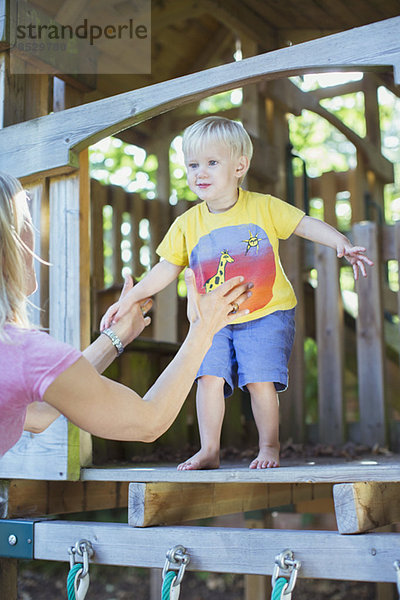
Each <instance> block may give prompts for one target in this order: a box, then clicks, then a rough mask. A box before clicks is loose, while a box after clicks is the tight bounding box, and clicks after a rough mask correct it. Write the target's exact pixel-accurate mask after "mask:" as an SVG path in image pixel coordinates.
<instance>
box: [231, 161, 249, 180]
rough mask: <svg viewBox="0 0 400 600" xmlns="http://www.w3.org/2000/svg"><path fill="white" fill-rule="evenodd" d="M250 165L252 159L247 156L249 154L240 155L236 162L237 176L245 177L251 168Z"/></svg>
mask: <svg viewBox="0 0 400 600" xmlns="http://www.w3.org/2000/svg"><path fill="white" fill-rule="evenodd" d="M249 166H250V161H249V159H248V158H247V156H240V157H239V159H238V161H237V164H236V170H235V175H236V177H237V178H240V177H244V176H245V175H246V173H247V171H248V169H249Z"/></svg>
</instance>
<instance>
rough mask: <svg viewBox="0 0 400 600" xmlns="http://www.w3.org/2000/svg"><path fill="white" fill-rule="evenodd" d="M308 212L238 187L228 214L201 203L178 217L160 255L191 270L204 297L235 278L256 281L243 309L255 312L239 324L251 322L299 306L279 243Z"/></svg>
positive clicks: (162, 243) (161, 246)
mask: <svg viewBox="0 0 400 600" xmlns="http://www.w3.org/2000/svg"><path fill="white" fill-rule="evenodd" d="M304 214H305V213H304V212H303V211H302V210H300V209H298V208H296V207H294V206H292V205H290V204H288V203H287V202H283V200H279V199H278V198H275V197H274V196H270V195H269V194H266V195H265V194H257V193H255V192H248V191H245V190H242V189H239V197H238V201H237V202H236V204H235V205H234V206H232V208H230V209H229V210H227V211H225V212H223V213H211V212H210V211H209V210H208V207H207V204H206V203H205V202H202V203H201V204H196V205H195V206H193V208H190V209H189V210H188V211H186V212H185V213H184V214H183V215H181V216H179V217H178V218H177V219H176V220H175V221H174V222H173V223H172V225H171V227H170V229H169V230H168V232H167V234H166V236H165V238H164V239H163V241H162V242H161V244H160V245H159V246H158V248H157V254H159V255H160V256H161V257H162V258H165V259H166V260H168V261H169V262H171V263H173V264H175V265H179V266H188V265H189V266H190V267H191V268H192V269H193V271H194V273H195V277H196V285H197V289H198V291H199V293H203V294H204V293H206V292H210V291H211V290H212V289H214V288H215V287H217V286H218V285H221V284H222V283H224V281H225V280H226V279H230V278H231V277H234V276H235V275H243V276H244V277H245V278H246V280H247V281H252V282H253V284H254V288H253V289H252V292H253V294H252V296H251V298H249V299H248V300H246V302H244V303H243V304H242V306H241V308H248V309H249V310H250V311H251V312H250V314H248V315H246V316H245V317H242V318H240V319H238V320H237V321H235V323H243V322H245V321H252V320H254V319H258V318H260V317H263V316H265V315H268V314H270V313H272V312H275V311H276V310H288V309H290V308H293V307H294V306H295V305H296V296H295V294H294V291H293V288H292V286H291V284H290V282H289V280H288V279H287V277H286V275H285V273H284V271H283V268H282V265H281V262H280V260H279V254H278V249H279V239H286V238H288V237H289V236H290V235H291V234H292V233H293V231H294V230H295V229H296V227H297V225H298V224H299V223H300V221H301V219H302V218H303V216H304Z"/></svg>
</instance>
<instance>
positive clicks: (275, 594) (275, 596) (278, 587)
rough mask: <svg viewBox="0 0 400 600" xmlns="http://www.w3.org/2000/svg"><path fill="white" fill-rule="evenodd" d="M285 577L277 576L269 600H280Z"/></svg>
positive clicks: (285, 581)
mask: <svg viewBox="0 0 400 600" xmlns="http://www.w3.org/2000/svg"><path fill="white" fill-rule="evenodd" d="M287 582H288V581H287V579H285V578H284V577H278V579H277V580H276V581H275V585H274V587H273V590H272V595H271V600H281V598H282V590H283V588H284V587H285V585H286V584H287Z"/></svg>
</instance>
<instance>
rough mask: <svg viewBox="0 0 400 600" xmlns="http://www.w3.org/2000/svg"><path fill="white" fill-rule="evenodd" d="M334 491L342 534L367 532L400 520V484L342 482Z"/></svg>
mask: <svg viewBox="0 0 400 600" xmlns="http://www.w3.org/2000/svg"><path fill="white" fill-rule="evenodd" d="M333 490H334V502H335V513H336V521H337V525H338V531H339V533H364V532H366V531H371V530H373V529H376V528H377V527H383V526H385V525H390V524H392V523H395V522H397V521H400V483H382V482H377V481H368V482H359V483H342V484H339V485H335V486H334V488H333Z"/></svg>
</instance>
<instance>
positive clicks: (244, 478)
mask: <svg viewBox="0 0 400 600" xmlns="http://www.w3.org/2000/svg"><path fill="white" fill-rule="evenodd" d="M81 479H82V480H83V481H130V482H138V483H140V482H143V483H146V482H154V481H157V482H178V483H236V482H238V483H274V484H275V483H346V482H355V481H400V461H399V458H398V456H394V457H392V458H388V459H386V458H385V459H383V458H382V457H379V456H376V455H372V456H371V455H367V456H365V457H364V458H359V459H357V460H354V461H351V462H346V461H344V460H340V459H337V458H336V459H332V460H326V459H320V458H312V459H303V460H296V461H288V460H287V459H283V460H282V466H281V467H280V468H279V469H248V468H247V467H243V465H229V466H222V467H221V468H219V469H214V470H202V471H177V469H176V466H171V467H165V466H160V465H140V466H137V467H132V468H130V467H120V468H113V469H110V468H89V469H82V473H81Z"/></svg>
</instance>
